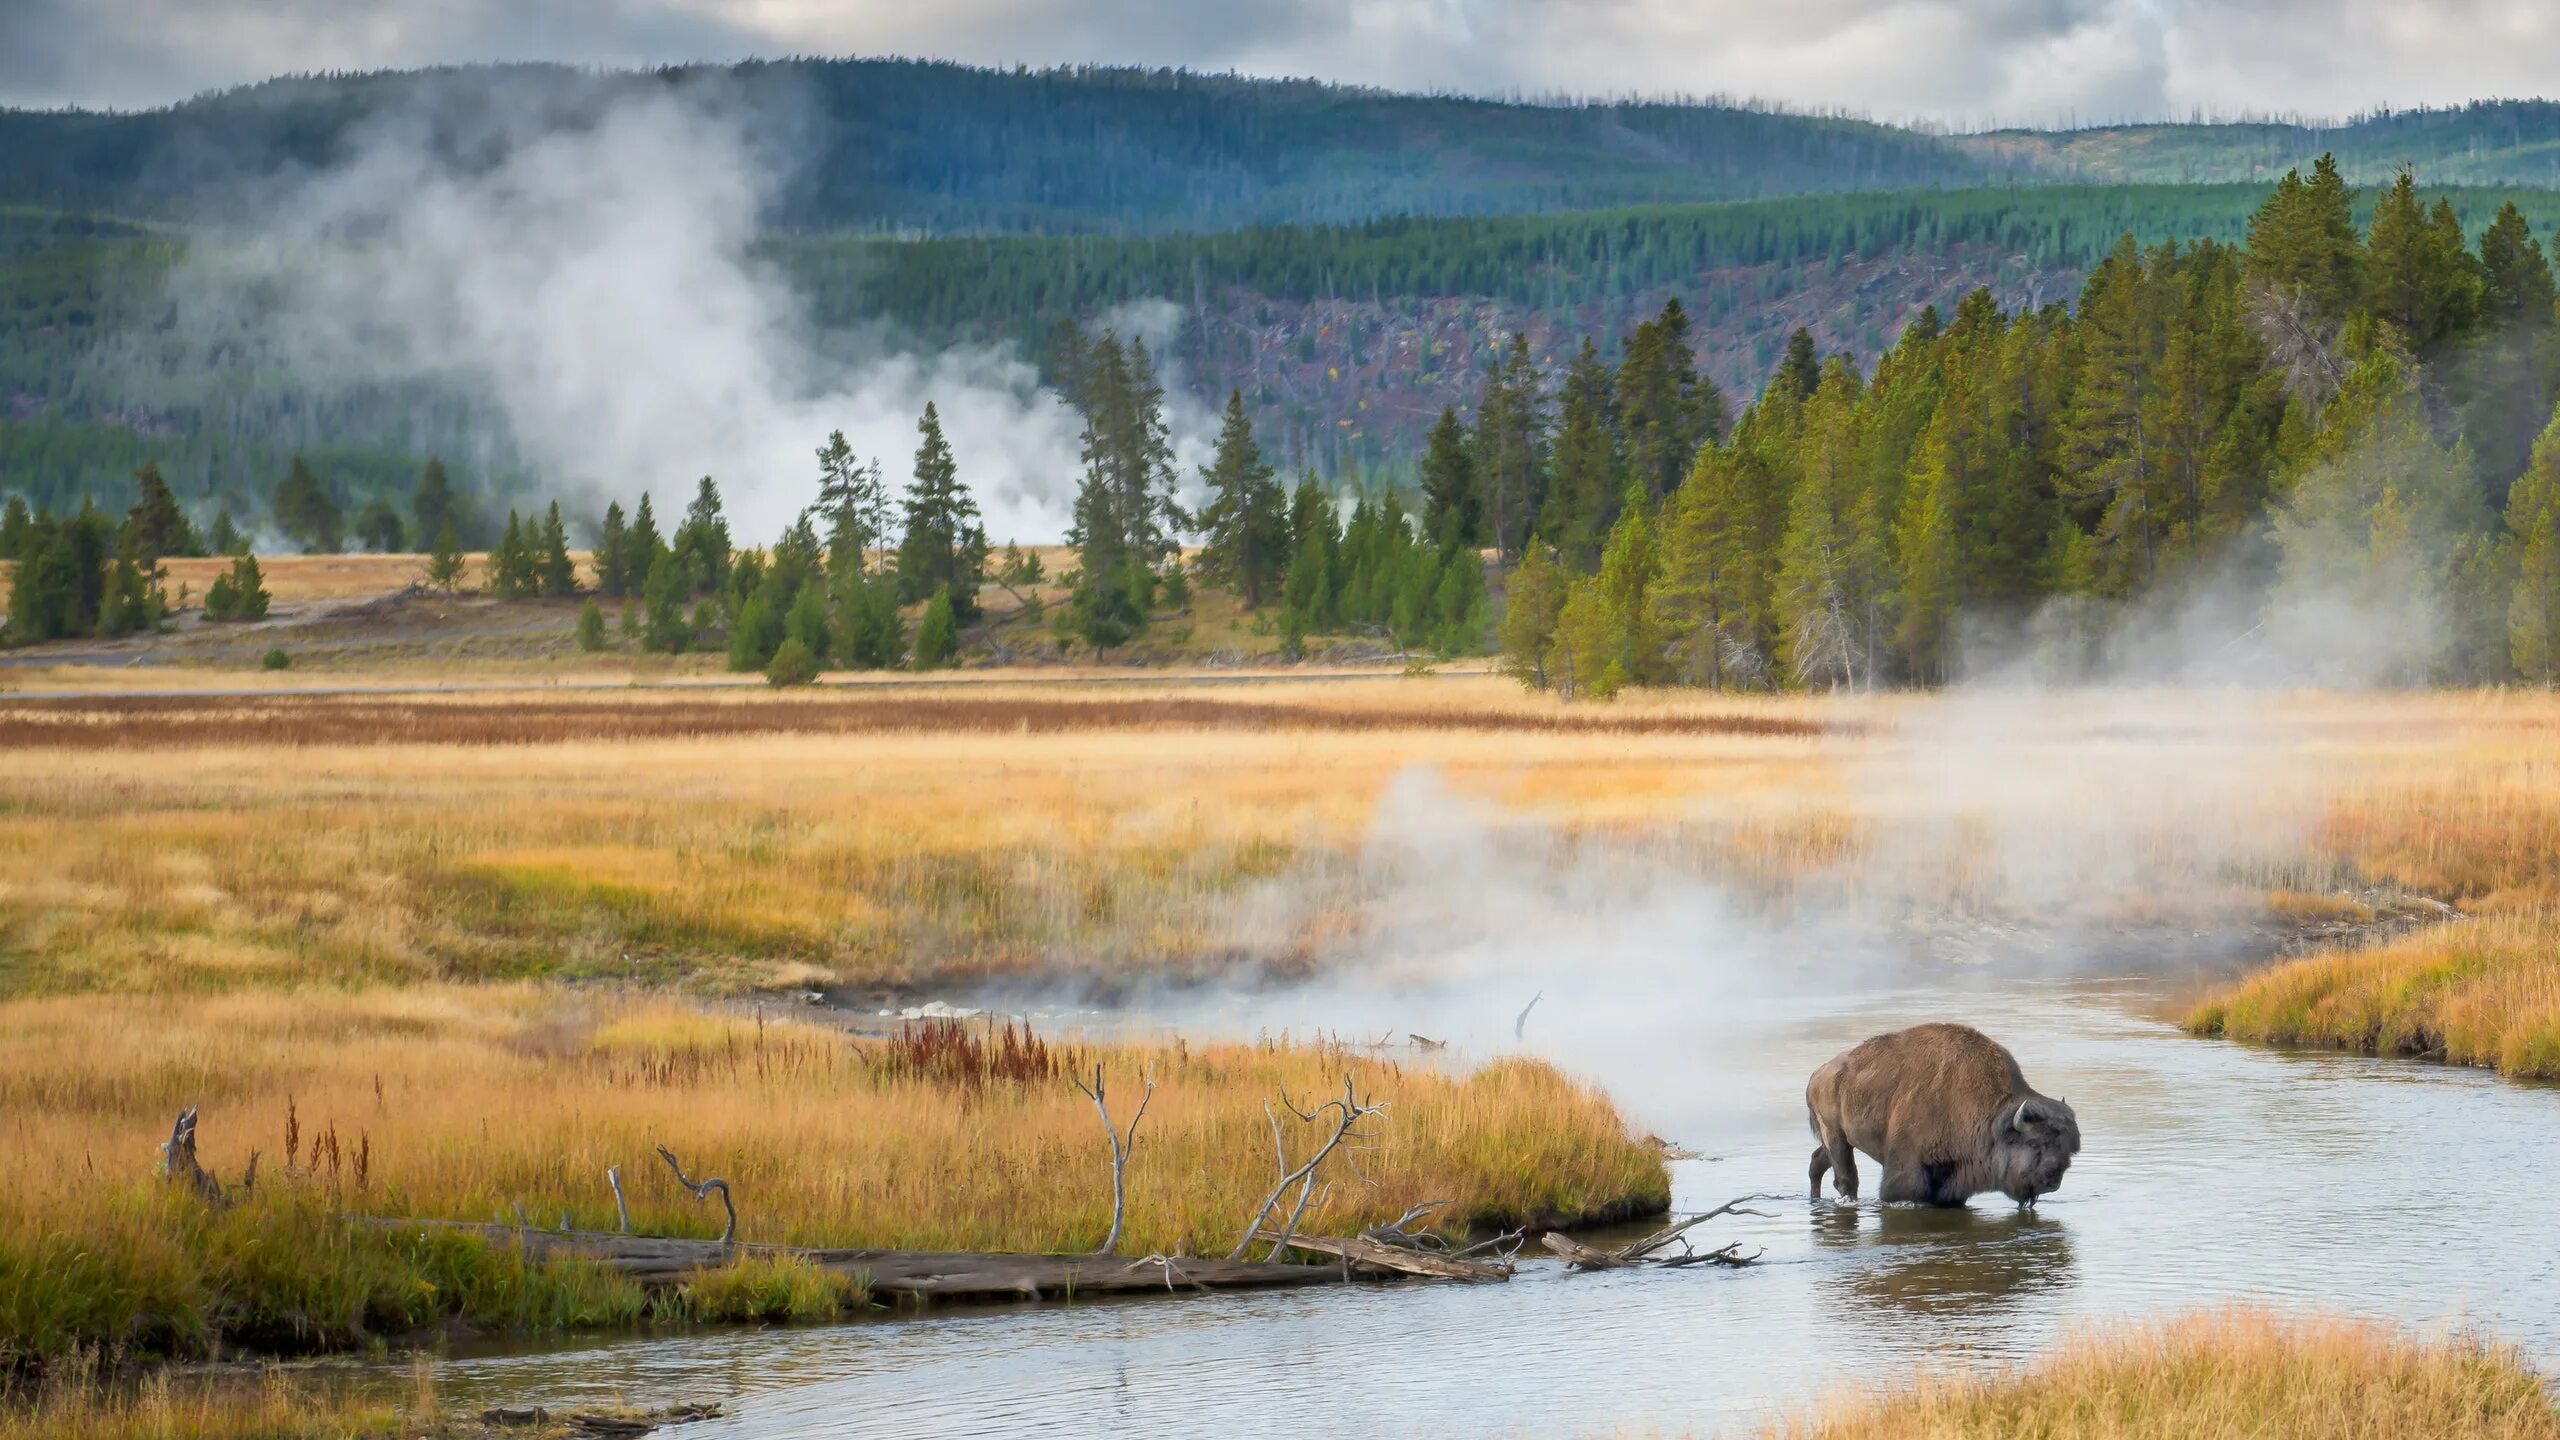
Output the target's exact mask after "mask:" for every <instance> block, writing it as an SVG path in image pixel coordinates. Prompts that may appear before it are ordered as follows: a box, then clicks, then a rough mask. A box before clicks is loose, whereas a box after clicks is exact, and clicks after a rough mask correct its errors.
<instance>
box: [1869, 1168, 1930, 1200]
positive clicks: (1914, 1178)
mask: <svg viewBox="0 0 2560 1440" xmlns="http://www.w3.org/2000/svg"><path fill="white" fill-rule="evenodd" d="M1881 1198H1882V1199H1884V1200H1885V1201H1886V1202H1887V1203H1888V1204H1902V1205H1907V1204H1912V1203H1914V1202H1918V1201H1925V1200H1928V1199H1929V1198H1930V1194H1929V1172H1928V1171H1926V1170H1924V1169H1922V1168H1921V1167H1920V1166H1917V1165H1887V1166H1886V1167H1884V1191H1883V1194H1882V1197H1881Z"/></svg>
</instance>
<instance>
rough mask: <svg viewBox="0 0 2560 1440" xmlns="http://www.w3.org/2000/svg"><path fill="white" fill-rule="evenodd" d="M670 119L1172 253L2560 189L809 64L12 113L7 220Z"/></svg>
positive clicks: (456, 73)
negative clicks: (393, 124) (1970, 202)
mask: <svg viewBox="0 0 2560 1440" xmlns="http://www.w3.org/2000/svg"><path fill="white" fill-rule="evenodd" d="M651 89H674V90H678V91H682V92H688V93H693V94H698V95H703V96H706V97H715V96H716V97H718V99H719V100H720V101H721V102H722V103H727V104H735V105H739V106H742V107H744V109H745V111H746V113H747V114H748V115H750V116H751V117H753V118H752V120H751V123H750V130H751V132H753V133H755V134H756V135H758V136H759V137H760V138H761V139H762V140H763V141H765V142H766V143H767V144H768V145H769V148H770V149H771V151H772V152H773V153H774V154H775V155H776V156H777V157H779V158H781V159H782V160H783V161H784V169H785V173H786V177H787V178H786V180H785V183H784V185H783V187H782V193H781V195H780V196H779V198H778V204H777V207H776V213H775V214H774V215H773V216H772V217H771V219H772V220H773V222H774V223H775V224H777V225H779V226H780V227H782V228H786V229H796V230H848V229H849V230H863V231H875V232H886V233H937V234H965V233H996V234H1026V233H1058V234H1162V233H1172V232H1182V231H1213V230H1227V229H1235V228H1239V227H1244V226H1251V225H1273V224H1304V225H1329V224H1346V223H1356V222H1360V221H1364V220H1371V219H1378V218H1384V217H1392V216H1447V215H1498V214H1519V213H1531V212H1543V211H1558V210H1589V209H1600V208H1609V207H1618V206H1627V205H1650V204H1679V203H1694V202H1702V201H1722V200H1747V199H1770V198H1778V197H1784V196H1791V195H1818V194H1837V193H1844V192H1852V191H1865V190H1912V189H1940V188H1972V187H1979V186H1984V185H2002V184H2037V183H2047V182H2070V181H2078V182H2084V183H2085V182H2092V181H2096V182H2118V181H2139V182H2151V183H2204V182H2228V181H2264V180H2267V179H2270V178H2272V177H2273V176H2275V175H2277V174H2281V173H2282V171H2283V170H2284V169H2285V168H2286V167H2287V166H2290V165H2295V164H2301V163H2306V162H2308V161H2309V160H2310V159H2311V158H2313V157H2315V156H2317V155H2319V154H2320V153H2322V152H2323V151H2324V150H2333V151H2335V152H2336V153H2337V154H2338V155H2339V157H2340V159H2341V161H2342V162H2343V163H2344V164H2345V166H2346V169H2347V171H2348V176H2349V178H2350V179H2352V180H2356V181H2358V182H2360V183H2371V182H2373V181H2377V180H2384V179H2388V178H2389V176H2390V175H2391V174H2392V173H2393V172H2394V171H2396V170H2397V169H2399V168H2400V167H2401V166H2402V165H2404V164H2410V165H2415V166H2417V167H2418V168H2419V169H2420V170H2421V171H2422V172H2424V173H2425V174H2426V176H2427V178H2428V179H2430V180H2431V181H2434V182H2436V183H2464V184H2506V185H2536V186H2546V187H2550V186H2560V104H2555V103H2553V102H2550V101H2540V100H2508V101H2491V102H2481V103H2478V104H2473V105H2467V106H2461V107H2457V108H2453V109H2444V110H2416V111H2402V112H2393V113H2389V114H2383V115H2376V116H2370V117H2365V118H2362V119H2358V120H2355V121H2352V122H2348V123H2345V124H2341V125H2336V126H2320V125H2312V124H2276V123H2266V122H2254V121H2249V122H2233V123H2210V124H2187V125H2126V126H2106V127H2093V128H2087V129H2078V130H2066V131H2033V130H2002V131H1992V132H1986V133H1982V134H1968V135H1939V134H1931V133H1927V132H1923V131H1919V130H1913V129H1906V128H1901V127H1896V126H1891V125H1884V124H1878V123H1875V122H1871V121H1865V120H1857V119H1848V118H1840V117H1835V116H1821V115H1810V114H1803V113H1796V112H1790V111H1785V110H1777V109H1768V108H1758V107H1752V106H1745V105H1734V104H1724V103H1713V102H1706V103H1699V102H1680V101H1637V100H1631V101H1587V102H1555V103H1536V102H1521V101H1500V100H1487V99H1473V98H1467V97H1463V96H1451V95H1412V94H1398V93H1393V92H1389V91H1382V90H1371V89H1362V88H1357V87H1350V86H1341V85H1332V84H1327V83H1323V82H1319V81H1313V80H1269V79H1257V78H1251V77H1244V76H1235V75H1203V74H1195V73H1192V72H1188V71H1182V70H1141V69H1126V68H1108V67H1084V68H1063V69H1051V70H1028V69H1015V70H992V69H980V68H974V67H970V66H964V65H958V64H952V63H947V62H941V61H922V60H896V59H843V60H828V59H793V60H779V61H761V62H750V63H746V64H740V65H732V66H686V67H676V68H670V69H665V70H657V71H648V72H628V71H625V72H597V71H587V70H578V69H572V68H568V67H563V66H552V65H503V66H470V67H460V68H450V69H438V70H418V71H386V72H378V73H371V74H360V75H319V76H299V77H288V78H282V79H277V80H270V81H266V82H263V83H260V84H256V85H250V86H244V87H241V88H238V89H234V90H228V91H222V92H217V93H213V94H208V95H204V96H199V97H197V98H195V99H193V100H189V101H186V102H184V103H181V104H178V105H175V106H171V107H168V108H166V109H161V110H152V111H142V112H131V113H100V112H84V111H0V205H10V204H15V205H42V206H49V207H53V208H58V209H68V210H81V211H107V212H114V213H120V214H132V215H149V216H176V215H183V214H185V213H187V212H188V211H190V210H191V209H193V208H196V207H199V206H202V205H206V204H218V203H220V202H221V201H222V200H223V199H224V198H225V197H226V196H227V195H230V194H232V193H233V192H234V191H236V189H237V187H238V184H239V182H241V181H255V180H257V179H260V178H264V177H268V176H272V175H275V174H279V173H286V172H290V171H294V170H301V169H310V168H316V167H321V166H325V165H327V164H328V163H330V162H331V161H332V160H333V159H337V158H340V157H342V156H344V155H345V154H346V153H348V151H349V149H350V148H351V147H352V146H354V145H356V144H358V143H359V142H360V139H361V137H362V136H364V135H365V134H366V133H368V127H369V126H373V125H377V124H379V123H382V122H384V121H385V120H386V118H388V117H393V116H397V117H399V118H400V119H402V120H403V121H404V122H407V123H409V124H411V125H412V126H414V127H415V128H416V129H417V130H418V131H419V132H420V133H422V134H424V135H426V136H428V137H430V140H431V143H434V144H436V145H438V146H440V147H442V148H443V149H445V150H446V151H447V152H448V153H450V154H452V155H454V156H456V157H458V158H461V159H463V160H464V161H465V162H466V163H468V162H469V161H470V160H472V159H473V158H474V157H482V156H488V155H494V154H495V153H497V152H498V151H499V150H501V149H502V148H503V147H504V146H505V145H507V144H508V143H510V141H511V139H520V138H521V137H522V136H523V135H525V134H528V133H536V132H539V131H541V130H542V129H545V128H549V127H558V126H574V125H580V124H584V123H588V122H590V121H591V120H592V119H593V117H594V116H595V115H596V114H597V113H599V112H600V111H601V110H602V109H603V108H604V107H605V106H607V105H608V104H610V103H611V102H613V101H614V100H616V99H617V98H620V97H624V96H627V95H630V94H632V93H636V92H640V91H644V90H651Z"/></svg>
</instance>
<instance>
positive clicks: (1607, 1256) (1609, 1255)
mask: <svg viewBox="0 0 2560 1440" xmlns="http://www.w3.org/2000/svg"><path fill="white" fill-rule="evenodd" d="M1538 1243H1539V1244H1541V1245H1544V1246H1546V1247H1547V1248H1548V1249H1549V1250H1552V1251H1554V1252H1555V1253H1556V1254H1558V1255H1561V1256H1563V1257H1564V1259H1565V1261H1566V1263H1568V1264H1570V1265H1572V1266H1573V1267H1574V1268H1575V1269H1577V1270H1633V1269H1635V1268H1636V1267H1637V1266H1640V1265H1642V1264H1643V1263H1644V1262H1643V1261H1641V1260H1630V1259H1628V1258H1626V1257H1625V1256H1623V1255H1620V1254H1618V1253H1617V1252H1616V1251H1614V1250H1595V1249H1593V1248H1592V1247H1590V1246H1588V1245H1585V1244H1583V1243H1582V1242H1581V1241H1579V1240H1576V1239H1574V1238H1573V1237H1572V1236H1570V1235H1566V1234H1563V1233H1561V1232H1559V1231H1555V1230H1550V1231H1548V1232H1547V1233H1546V1234H1544V1235H1541V1236H1539V1237H1538Z"/></svg>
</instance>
